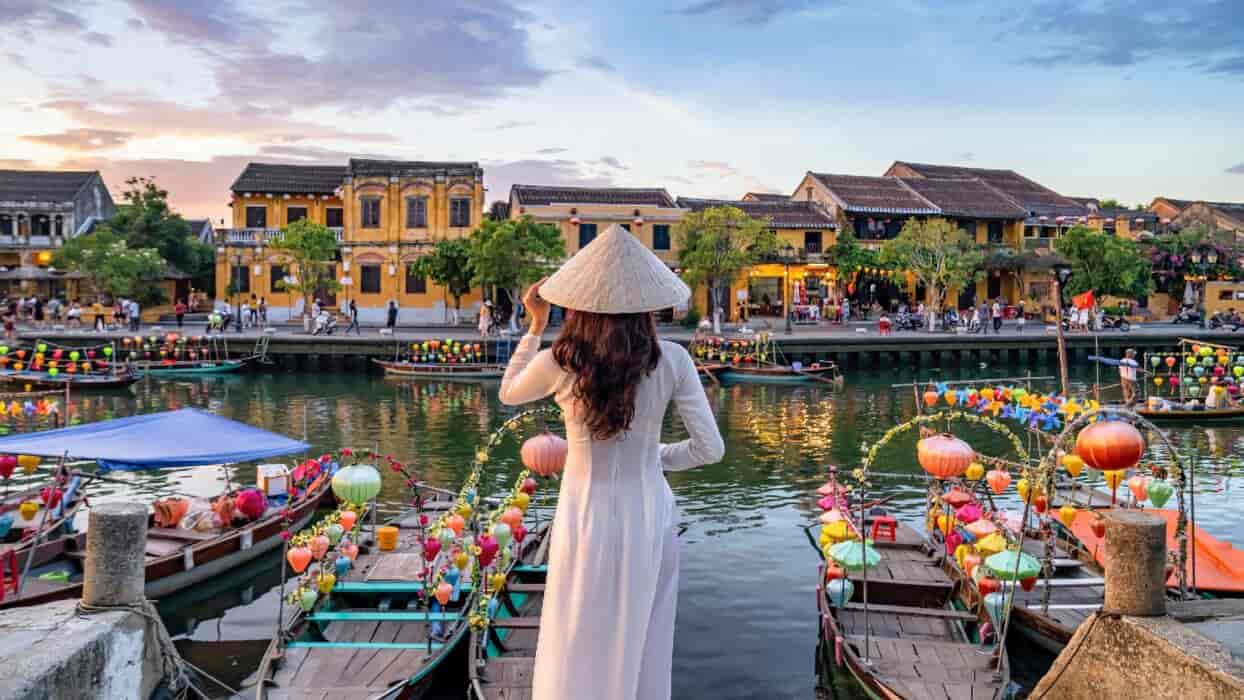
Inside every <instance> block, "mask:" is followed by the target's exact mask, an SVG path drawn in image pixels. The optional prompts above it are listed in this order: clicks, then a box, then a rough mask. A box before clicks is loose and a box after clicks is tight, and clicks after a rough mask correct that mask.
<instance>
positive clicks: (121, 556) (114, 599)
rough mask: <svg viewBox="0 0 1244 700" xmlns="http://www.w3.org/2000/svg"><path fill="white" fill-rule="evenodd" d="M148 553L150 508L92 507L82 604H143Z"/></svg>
mask: <svg viewBox="0 0 1244 700" xmlns="http://www.w3.org/2000/svg"><path fill="white" fill-rule="evenodd" d="M146 549H147V506H145V505H143V504H141V503H101V504H99V505H97V506H94V507H92V508H91V515H90V519H89V521H88V524H87V531H86V566H85V567H84V568H85V571H84V573H83V581H82V603H83V604H84V605H90V606H110V605H132V604H135V603H139V602H142V600H143V585H144V584H145V582H146V575H145V571H144V568H145V563H146Z"/></svg>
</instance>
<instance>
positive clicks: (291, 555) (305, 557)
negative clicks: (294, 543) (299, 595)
mask: <svg viewBox="0 0 1244 700" xmlns="http://www.w3.org/2000/svg"><path fill="white" fill-rule="evenodd" d="M285 560H286V561H288V562H289V567H290V568H291V569H293V570H294V573H296V574H301V573H302V572H304V571H306V570H307V565H308V564H310V563H311V549H310V548H309V547H291V548H290V550H289V551H288V552H286V553H285Z"/></svg>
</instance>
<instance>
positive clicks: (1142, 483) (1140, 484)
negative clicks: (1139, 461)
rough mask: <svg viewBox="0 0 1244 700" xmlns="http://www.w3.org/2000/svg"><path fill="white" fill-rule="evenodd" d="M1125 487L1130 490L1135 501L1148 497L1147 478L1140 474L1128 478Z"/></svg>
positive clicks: (1138, 501)
mask: <svg viewBox="0 0 1244 700" xmlns="http://www.w3.org/2000/svg"><path fill="white" fill-rule="evenodd" d="M1127 488H1128V489H1129V490H1130V491H1131V492H1132V498H1135V499H1136V502H1137V503H1140V502H1141V501H1144V500H1147V499H1148V498H1149V480H1148V479H1147V478H1145V477H1144V476H1143V475H1141V474H1137V475H1136V476H1133V477H1132V478H1130V479H1128V480H1127Z"/></svg>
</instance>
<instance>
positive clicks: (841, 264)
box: [829, 227, 881, 282]
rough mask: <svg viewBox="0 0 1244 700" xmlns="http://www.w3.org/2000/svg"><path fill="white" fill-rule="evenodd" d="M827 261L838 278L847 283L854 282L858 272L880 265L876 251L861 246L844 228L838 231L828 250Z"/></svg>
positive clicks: (852, 234) (850, 232) (853, 235)
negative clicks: (834, 268)
mask: <svg viewBox="0 0 1244 700" xmlns="http://www.w3.org/2000/svg"><path fill="white" fill-rule="evenodd" d="M829 261H830V262H831V263H833V264H834V266H835V267H837V268H838V278H839V279H842V280H847V281H848V282H849V281H851V280H854V279H855V275H856V273H858V272H859V271H860V270H863V269H864V268H866V267H877V266H878V265H880V264H881V262H880V256H879V255H878V253H877V251H876V250H874V249H872V248H865V247H863V246H861V245H860V244H859V241H857V240H856V239H855V234H854V233H852V231H851V229H849V228H845V227H844V228H842V229H839V231H838V236H837V238H835V239H834V245H833V247H831V248H830V249H829Z"/></svg>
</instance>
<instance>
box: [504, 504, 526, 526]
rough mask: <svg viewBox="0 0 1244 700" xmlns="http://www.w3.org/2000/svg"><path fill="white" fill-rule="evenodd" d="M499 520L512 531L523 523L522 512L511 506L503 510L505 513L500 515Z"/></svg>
mask: <svg viewBox="0 0 1244 700" xmlns="http://www.w3.org/2000/svg"><path fill="white" fill-rule="evenodd" d="M499 520H500V521H501V522H503V523H505V524H506V525H509V526H510V529H511V530H513V529H514V528H516V527H518V526H519V525H521V524H522V523H523V511H521V510H519V509H518V508H516V507H514V506H511V507H509V508H506V509H505V512H504V513H502V514H501V517H500V518H499Z"/></svg>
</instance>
